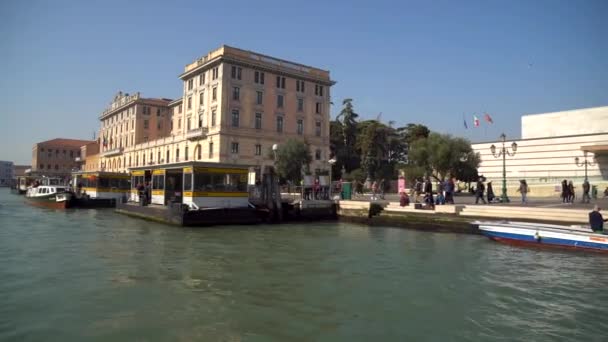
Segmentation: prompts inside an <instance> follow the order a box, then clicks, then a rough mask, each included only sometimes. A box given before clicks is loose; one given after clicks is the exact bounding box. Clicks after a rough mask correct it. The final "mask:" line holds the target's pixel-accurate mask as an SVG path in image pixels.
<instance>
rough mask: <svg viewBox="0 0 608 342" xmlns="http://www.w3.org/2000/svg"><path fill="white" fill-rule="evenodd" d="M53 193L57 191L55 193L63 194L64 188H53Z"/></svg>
mask: <svg viewBox="0 0 608 342" xmlns="http://www.w3.org/2000/svg"><path fill="white" fill-rule="evenodd" d="M55 191H57V192H65V188H55Z"/></svg>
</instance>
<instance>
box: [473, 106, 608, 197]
mask: <svg viewBox="0 0 608 342" xmlns="http://www.w3.org/2000/svg"><path fill="white" fill-rule="evenodd" d="M521 127H522V132H521V139H517V140H513V139H509V137H506V141H505V148H506V150H507V151H508V152H510V153H511V154H512V153H513V149H512V143H513V142H515V143H516V144H517V147H516V151H515V154H514V155H509V154H507V156H506V179H507V190H508V191H507V192H508V194H509V196H516V195H518V194H517V193H516V189H517V188H518V186H519V180H520V179H525V180H526V181H527V182H528V185H529V186H530V189H531V193H530V196H556V197H559V194H560V191H561V187H560V184H561V181H562V180H564V179H567V180H572V181H573V182H574V186H575V190H576V193H577V197H578V198H580V194H581V192H582V187H581V184H582V182H583V181H584V179H585V177H586V176H587V177H588V179H589V182H590V183H591V185H592V186H593V185H595V186H597V189H598V192H599V194H598V196H602V192H603V190H604V189H605V188H606V186H608V106H606V107H595V108H586V109H576V110H569V111H563V112H554V113H545V114H530V115H524V116H522V118H521ZM492 145H495V154H493V153H492V151H491V146H492ZM473 149H474V150H475V152H479V154H480V155H481V165H480V168H479V174H480V175H483V176H485V177H486V178H487V179H488V181H492V184H493V185H494V192H495V193H496V194H497V195H500V189H501V187H502V186H501V184H502V173H503V159H502V156H500V157H498V158H497V156H495V155H497V154H498V153H499V152H500V151H501V149H502V141H501V139H500V138H499V137H497V139H496V140H495V141H488V142H482V143H476V144H473Z"/></svg>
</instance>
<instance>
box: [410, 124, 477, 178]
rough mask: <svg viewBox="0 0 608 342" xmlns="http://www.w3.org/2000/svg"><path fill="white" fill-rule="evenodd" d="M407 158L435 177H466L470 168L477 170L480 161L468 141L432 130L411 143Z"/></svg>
mask: <svg viewBox="0 0 608 342" xmlns="http://www.w3.org/2000/svg"><path fill="white" fill-rule="evenodd" d="M409 159H410V161H411V162H412V163H413V164H414V165H415V166H418V167H421V168H422V169H424V170H425V173H426V174H427V175H429V176H433V177H434V178H436V179H442V178H443V177H447V176H449V175H454V176H455V177H457V178H458V177H459V176H460V177H464V176H466V177H468V174H469V172H470V170H471V169H475V170H477V168H478V167H479V163H480V158H479V155H478V154H475V153H474V152H473V149H472V147H471V142H470V141H468V140H467V139H463V138H455V137H452V136H451V135H449V134H439V133H434V132H433V133H431V134H429V136H428V137H427V138H424V139H418V140H416V141H414V142H413V143H412V144H411V146H410V151H409Z"/></svg>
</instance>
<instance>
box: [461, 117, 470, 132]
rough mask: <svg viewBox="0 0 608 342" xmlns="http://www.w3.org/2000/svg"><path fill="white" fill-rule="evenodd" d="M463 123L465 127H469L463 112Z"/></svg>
mask: <svg viewBox="0 0 608 342" xmlns="http://www.w3.org/2000/svg"><path fill="white" fill-rule="evenodd" d="M462 123H463V124H464V129H469V125H467V119H465V118H464V114H462Z"/></svg>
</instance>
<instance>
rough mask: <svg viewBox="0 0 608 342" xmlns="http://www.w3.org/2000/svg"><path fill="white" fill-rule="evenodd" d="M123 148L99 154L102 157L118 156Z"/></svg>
mask: <svg viewBox="0 0 608 342" xmlns="http://www.w3.org/2000/svg"><path fill="white" fill-rule="evenodd" d="M122 151H123V148H122V147H116V148H113V149H111V150H105V151H104V152H102V153H101V156H102V157H113V156H119V155H121V154H122Z"/></svg>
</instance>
